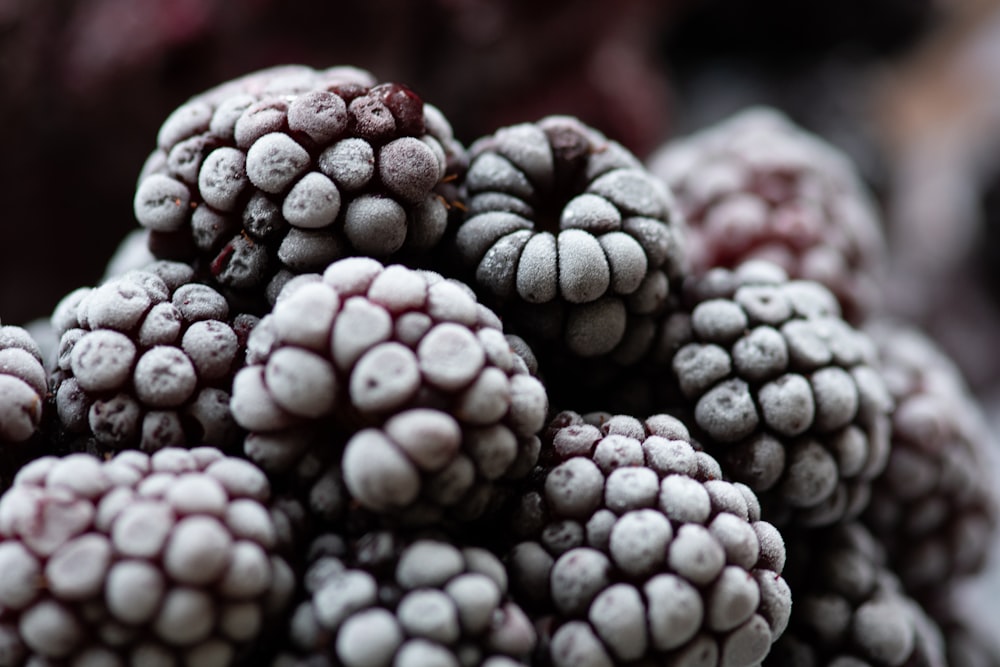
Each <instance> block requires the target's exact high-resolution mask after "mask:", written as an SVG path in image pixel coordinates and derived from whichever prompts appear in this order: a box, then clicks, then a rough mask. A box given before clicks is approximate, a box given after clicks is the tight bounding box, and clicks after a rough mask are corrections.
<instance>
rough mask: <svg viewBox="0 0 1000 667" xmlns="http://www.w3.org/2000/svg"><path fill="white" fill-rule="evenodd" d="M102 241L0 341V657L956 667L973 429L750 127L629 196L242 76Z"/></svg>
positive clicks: (373, 106)
mask: <svg viewBox="0 0 1000 667" xmlns="http://www.w3.org/2000/svg"><path fill="white" fill-rule="evenodd" d="M134 211H135V216H136V218H137V220H138V222H139V223H140V225H141V230H140V231H137V232H136V233H135V234H133V235H132V236H131V237H130V239H131V240H130V241H129V243H139V244H141V246H142V247H141V248H140V249H139V251H138V252H135V249H134V248H132V247H127V246H126V245H123V248H122V251H121V253H119V255H117V256H116V257H115V258H114V261H113V262H111V263H110V264H109V267H113V268H109V275H108V276H106V278H105V279H104V280H103V282H102V283H101V284H99V285H96V286H93V287H81V288H79V289H77V290H75V291H73V292H71V293H70V294H68V295H66V296H65V297H64V298H63V299H62V300H61V301H60V302H59V303H58V304H57V305H55V306H54V308H53V312H52V317H51V320H50V321H49V322H47V323H45V325H39V326H36V327H35V329H34V332H35V333H36V334H37V335H36V336H34V337H33V336H32V335H31V334H29V333H28V331H26V330H25V329H22V328H20V327H16V326H6V327H0V443H2V449H0V484H2V491H3V495H2V497H0V666H8V665H9V666H15V665H17V666H19V665H72V666H83V665H87V666H91V665H100V666H105V665H106V666H108V667H113V666H117V665H192V666H194V665H197V666H203V665H278V666H281V667H285V666H292V665H331V666H332V665H337V666H343V667H389V666H390V665H392V666H394V667H418V666H428V667H432V666H438V665H440V666H442V667H448V666H454V667H473V666H477V665H486V666H490V667H501V666H508V665H517V664H522V665H528V664H532V665H552V666H554V667H570V666H577V665H582V666H594V667H597V666H609V667H610V666H612V665H670V666H677V667H680V666H685V667H687V666H690V667H695V666H704V667H714V666H716V665H718V666H722V667H752V666H754V665H760V664H772V665H789V666H792V665H796V666H797V665H809V666H812V665H816V666H819V665H838V666H847V665H852V666H853V665H871V666H873V667H876V666H886V667H898V666H902V665H914V666H916V665H926V666H928V667H932V666H937V665H941V666H944V665H948V664H951V665H953V666H954V667H965V665H967V664H969V662H970V661H971V660H977V661H981V663H980V662H976V663H975V664H977V665H978V664H984V665H986V664H998V662H997V661H998V660H1000V657H998V656H996V655H991V653H990V648H989V645H988V643H986V641H981V640H980V638H977V637H976V636H975V634H974V633H972V632H971V631H970V630H969V629H968V628H966V627H964V626H963V625H962V623H961V619H960V616H959V615H958V614H956V613H955V610H954V605H953V604H952V603H951V601H950V592H951V589H952V588H953V587H954V586H955V585H957V584H958V583H960V582H961V581H964V580H968V578H970V577H972V576H975V575H976V574H977V573H978V572H980V571H981V570H982V569H983V567H984V565H985V563H986V561H987V558H988V555H989V547H990V545H991V544H992V543H993V541H994V538H993V534H994V529H995V527H996V523H997V516H998V512H997V504H996V499H995V497H994V496H993V493H992V490H991V488H990V484H989V474H990V473H989V471H988V469H987V468H988V466H987V464H988V462H989V460H990V455H991V452H990V451H989V449H990V447H991V446H992V440H991V434H990V433H989V431H988V429H986V428H985V427H984V426H983V423H984V420H983V418H982V414H981V412H980V410H979V408H978V406H977V404H976V402H975V399H974V398H973V397H972V395H971V394H970V392H969V390H968V389H967V388H966V386H965V384H964V381H963V379H962V377H961V375H960V374H959V373H958V372H957V371H956V370H955V369H954V367H953V366H952V365H951V364H950V362H949V361H948V359H947V358H945V357H944V355H943V354H942V353H941V352H940V351H938V350H937V349H936V348H935V346H934V344H933V343H932V342H930V341H929V340H927V339H925V338H923V337H922V335H921V334H920V333H919V332H918V331H916V330H915V329H914V328H912V327H911V326H909V325H908V324H907V323H905V322H887V321H882V320H879V319H877V318H878V316H879V313H880V311H879V307H878V301H879V294H878V284H879V280H878V276H879V275H880V274H881V272H882V271H883V269H884V266H883V265H884V262H885V257H886V246H885V243H884V241H883V235H882V229H881V227H880V222H879V217H878V214H877V212H876V210H875V208H874V206H873V204H872V203H871V201H870V199H869V197H868V195H867V194H866V192H865V190H864V187H863V186H862V185H861V183H860V180H859V179H858V177H857V176H856V175H855V174H854V172H853V171H852V168H851V165H850V164H849V163H848V162H847V160H846V159H845V158H844V157H843V156H842V155H840V154H839V153H838V152H837V151H836V150H834V149H833V148H831V147H830V146H828V145H827V144H825V143H824V142H823V141H821V140H820V139H818V138H817V137H815V136H812V135H809V134H807V133H806V132H804V131H801V130H799V129H797V128H795V127H794V126H793V125H792V124H791V123H789V122H788V121H787V120H785V119H784V118H783V117H781V116H780V114H778V113H777V112H774V111H770V110H756V111H753V112H751V113H747V114H745V115H744V116H741V117H739V118H737V119H734V120H731V121H729V122H727V123H725V124H723V125H721V126H719V127H716V128H709V129H706V130H704V131H703V132H702V133H701V134H699V135H696V136H694V137H691V138H681V139H678V140H676V141H674V142H672V143H670V144H666V145H664V146H663V147H662V148H661V149H660V150H659V151H658V152H657V153H656V154H655V156H654V157H653V158H652V159H651V160H650V162H649V163H648V164H644V163H643V162H642V161H640V159H639V158H637V157H636V156H635V155H633V154H631V153H630V152H629V151H628V150H626V149H625V148H624V147H622V146H621V145H620V144H618V143H616V142H615V141H614V140H612V139H609V138H607V137H606V136H604V135H603V134H602V133H600V132H599V131H597V130H595V129H593V128H590V127H588V126H586V125H584V124H583V123H582V122H580V121H579V120H577V119H575V118H571V117H565V116H550V117H546V118H542V119H539V120H538V121H537V122H531V123H522V124H519V125H514V126H510V127H505V128H500V129H498V130H497V131H496V132H495V133H494V134H492V135H490V136H486V137H482V138H479V139H477V140H474V141H472V142H471V143H470V144H469V147H468V148H466V147H465V146H464V145H463V144H462V143H460V142H459V141H458V140H457V139H456V138H455V136H454V134H453V133H452V131H451V127H450V124H449V121H448V120H447V119H446V118H445V116H444V114H442V112H441V111H439V110H438V109H436V108H435V107H433V106H431V105H430V104H427V103H425V102H424V101H423V100H422V99H421V98H420V97H419V96H418V95H417V93H415V92H414V91H412V90H410V89H409V88H407V87H406V86H404V85H401V84H398V83H381V82H378V81H377V80H376V78H375V77H374V76H373V75H372V74H370V73H368V72H365V71H361V70H358V69H355V68H351V67H335V68H331V69H328V70H323V71H318V70H314V69H311V68H308V67H297V66H289V67H281V68H274V69H270V70H265V71H261V72H256V73H253V74H249V75H247V76H244V77H241V78H239V79H237V80H234V81H231V82H228V83H225V84H223V85H220V86H218V87H216V88H214V89H212V90H210V91H206V92H204V93H202V94H199V95H197V96H195V97H193V98H191V100H189V101H188V102H187V103H185V104H184V105H182V106H181V107H180V108H178V109H177V110H176V111H174V112H173V113H172V114H170V115H169V117H168V118H167V119H166V121H165V122H164V124H163V126H162V129H161V131H160V133H159V136H158V137H157V138H156V148H155V150H154V151H153V153H152V155H151V156H150V158H149V160H148V161H147V163H146V165H145V167H144V168H143V170H142V173H141V174H140V177H139V182H138V186H137V189H136V194H135V200H134ZM36 341H37V342H36ZM990 661H993V662H990Z"/></svg>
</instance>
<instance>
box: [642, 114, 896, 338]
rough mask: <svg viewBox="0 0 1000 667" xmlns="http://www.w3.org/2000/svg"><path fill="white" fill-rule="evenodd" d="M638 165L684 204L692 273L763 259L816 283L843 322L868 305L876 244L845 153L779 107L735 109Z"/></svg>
mask: <svg viewBox="0 0 1000 667" xmlns="http://www.w3.org/2000/svg"><path fill="white" fill-rule="evenodd" d="M648 165H649V169H650V170H651V171H652V172H653V173H654V174H656V175H657V176H659V177H660V178H662V179H663V181H664V182H665V183H667V185H669V186H670V188H671V189H672V190H673V191H674V194H675V195H676V197H677V201H678V204H679V205H680V207H681V209H682V210H683V212H684V215H685V217H686V219H687V222H688V228H689V238H690V243H689V251H688V256H689V258H690V262H691V271H692V272H693V273H695V274H696V275H697V274H702V273H704V272H705V271H707V270H708V269H710V268H712V267H726V268H734V267H736V266H738V265H739V264H741V263H742V262H744V261H746V260H748V259H767V260H770V261H773V262H775V263H777V264H779V265H781V266H782V267H783V268H784V269H785V270H786V271H787V272H788V274H789V275H790V276H791V277H793V278H802V279H807V280H815V281H817V282H820V283H822V284H824V285H826V287H827V288H828V289H830V290H831V291H832V292H833V293H834V294H835V295H836V296H837V298H838V299H839V300H840V302H841V307H842V310H843V312H844V315H845V316H846V317H847V318H848V320H849V321H851V322H852V323H858V322H861V321H862V320H863V319H864V317H865V316H866V315H867V314H868V313H870V312H872V311H873V310H874V309H875V308H876V307H877V306H878V302H879V281H880V279H881V278H882V277H883V274H884V272H885V264H886V248H885V240H884V237H883V230H882V227H881V223H880V221H879V217H878V213H877V211H876V208H875V205H874V202H873V200H872V197H871V195H870V193H868V191H867V190H866V189H865V186H864V185H863V183H862V182H861V179H860V177H859V176H858V175H857V173H856V171H855V169H854V167H853V165H852V164H851V163H850V161H849V159H848V158H847V157H846V156H845V155H843V154H841V153H840V151H838V150H837V149H836V148H834V147H833V146H832V145H830V144H827V143H826V142H824V141H823V140H822V139H820V138H819V137H817V136H815V135H813V134H810V133H809V132H807V131H805V130H803V129H801V128H800V127H798V126H796V125H795V124H793V123H792V122H791V121H790V120H788V118H787V117H785V116H784V115H783V114H781V113H780V112H779V111H777V110H775V109H771V108H768V107H758V108H752V109H749V110H746V111H743V112H741V113H739V114H737V115H735V116H733V117H731V118H729V119H728V120H726V121H723V122H721V123H719V124H717V125H714V126H711V127H709V128H707V129H705V130H702V131H701V132H698V133H695V134H693V135H690V136H688V137H686V138H683V139H679V140H675V141H673V142H670V143H667V144H665V145H664V146H662V147H661V148H660V149H658V150H657V151H655V152H654V153H653V154H652V156H651V157H650V158H649V160H648Z"/></svg>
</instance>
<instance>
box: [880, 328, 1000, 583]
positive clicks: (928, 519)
mask: <svg viewBox="0 0 1000 667" xmlns="http://www.w3.org/2000/svg"><path fill="white" fill-rule="evenodd" d="M865 330H866V331H867V332H868V334H869V335H870V336H871V338H872V340H873V341H874V342H875V344H876V346H877V348H878V353H879V360H880V362H881V370H882V373H883V376H884V377H885V379H886V384H887V386H888V388H889V391H890V393H891V394H892V397H893V399H894V400H895V404H896V407H895V410H894V411H893V415H892V450H891V452H890V454H889V462H888V465H887V467H886V470H885V473H884V474H883V475H882V476H881V477H879V478H878V479H876V480H875V482H874V484H873V486H872V500H871V504H870V505H869V507H868V510H867V511H866V512H865V514H864V515H863V518H864V521H865V523H866V524H867V525H868V526H869V528H870V529H871V530H872V532H873V533H874V534H876V535H878V536H879V540H880V541H881V542H882V543H883V544H884V545H885V548H886V550H887V553H888V557H889V564H890V565H891V566H892V569H893V571H894V572H896V573H897V574H898V576H899V578H900V580H901V581H902V583H903V586H904V587H905V588H906V590H907V592H908V593H909V594H910V595H912V596H914V597H916V598H917V599H919V600H921V601H925V600H927V599H928V597H929V596H930V597H933V596H936V595H940V594H942V593H944V592H946V591H947V590H948V588H949V587H950V586H951V585H952V584H953V583H954V582H955V580H956V579H957V578H961V577H963V576H967V575H971V574H974V573H976V572H977V571H979V570H980V569H981V568H982V567H983V565H984V563H985V561H986V558H987V555H988V553H989V549H990V548H991V546H992V545H993V542H994V538H995V535H996V529H997V522H998V518H1000V516H998V504H997V502H998V499H997V495H996V492H995V490H994V489H993V488H992V483H993V479H994V476H993V474H992V472H991V468H990V464H991V463H992V456H993V452H991V451H990V448H991V447H993V446H995V443H996V439H995V437H994V436H993V434H992V433H991V432H990V430H989V428H988V427H987V425H986V418H985V416H984V415H983V413H982V409H981V407H980V406H979V404H978V403H977V402H976V399H975V398H974V397H973V395H972V394H971V392H970V391H969V389H968V387H967V386H966V384H965V382H964V380H963V378H962V375H961V373H960V371H959V370H958V368H957V367H956V366H955V365H954V364H953V363H952V362H951V360H950V359H949V358H948V357H947V356H946V355H945V353H944V352H943V351H942V350H941V349H940V348H939V347H938V346H937V345H936V344H935V343H934V342H933V341H932V340H931V339H930V338H928V337H927V336H925V335H924V334H923V333H921V332H920V331H919V330H918V329H916V328H914V327H912V326H911V325H909V324H906V323H903V322H898V321H888V320H878V321H874V322H870V323H869V324H868V325H867V326H866V327H865Z"/></svg>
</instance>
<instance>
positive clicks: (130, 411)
mask: <svg viewBox="0 0 1000 667" xmlns="http://www.w3.org/2000/svg"><path fill="white" fill-rule="evenodd" d="M192 279H193V271H192V269H191V268H190V267H189V266H187V265H186V264H181V263H178V262H167V261H157V262H154V263H152V264H150V265H148V266H146V267H145V268H144V269H141V270H132V271H127V272H126V273H124V274H122V275H120V276H118V277H116V278H112V279H110V280H108V281H107V282H105V283H103V284H101V285H100V286H98V287H93V288H91V287H83V288H79V289H77V290H74V291H73V292H70V293H69V294H68V295H66V296H65V297H64V298H63V299H62V301H60V303H59V304H58V305H57V306H56V308H55V310H54V311H53V314H52V317H51V321H52V325H53V327H54V328H55V330H56V333H57V334H58V335H59V336H60V343H59V351H58V359H57V360H56V362H55V367H54V369H53V371H52V373H51V377H50V380H51V386H52V391H53V393H54V400H55V407H56V411H57V414H58V417H59V419H58V421H59V429H60V430H61V431H62V432H63V433H62V434H57V438H62V437H65V438H66V439H67V441H68V442H70V441H75V442H76V444H74V445H71V448H73V449H88V450H96V451H100V452H107V451H114V450H120V449H123V448H139V449H143V450H145V451H155V450H157V449H160V448H162V447H166V446H191V445H194V444H200V443H202V442H211V443H212V444H213V445H216V446H218V447H220V448H232V447H235V446H236V445H237V443H238V441H239V439H240V435H241V434H240V431H239V428H238V427H237V426H236V425H235V423H234V422H233V420H232V417H231V415H230V413H229V395H230V390H231V386H232V381H233V376H234V374H235V372H236V370H237V369H238V368H240V367H241V366H242V365H243V362H244V357H245V351H246V340H247V336H248V334H249V331H250V329H252V328H253V326H254V325H255V324H256V322H257V318H256V317H255V316H252V315H246V314H235V313H232V312H231V311H230V306H229V303H228V301H227V300H226V298H225V297H224V296H223V295H222V294H220V293H219V292H217V291H215V290H214V289H213V288H211V287H209V286H207V285H203V284H199V283H196V282H192Z"/></svg>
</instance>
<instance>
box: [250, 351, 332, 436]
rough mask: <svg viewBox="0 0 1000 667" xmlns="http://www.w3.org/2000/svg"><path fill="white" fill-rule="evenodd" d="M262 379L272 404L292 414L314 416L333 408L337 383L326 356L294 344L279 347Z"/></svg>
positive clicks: (269, 360)
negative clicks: (272, 400) (273, 402)
mask: <svg viewBox="0 0 1000 667" xmlns="http://www.w3.org/2000/svg"><path fill="white" fill-rule="evenodd" d="M264 381H265V382H266V383H267V388H268V391H270V393H271V396H272V397H273V398H274V401H275V403H277V404H278V405H279V406H281V407H282V408H284V409H285V410H287V411H288V412H290V413H292V414H293V415H297V416H299V417H307V418H313V419H315V418H318V417H322V416H323V415H325V414H327V413H328V412H329V411H330V410H331V409H332V408H333V402H334V398H335V394H336V391H337V385H338V382H337V376H336V373H335V372H334V370H333V367H332V366H331V365H330V362H329V361H327V360H326V358H324V357H322V356H320V355H318V354H316V353H314V352H309V351H308V350H304V349H301V348H298V347H294V346H285V347H281V348H279V349H278V350H276V351H275V352H273V353H272V354H271V356H270V358H269V359H268V360H267V365H266V367H265V370H264ZM234 391H235V389H234Z"/></svg>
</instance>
